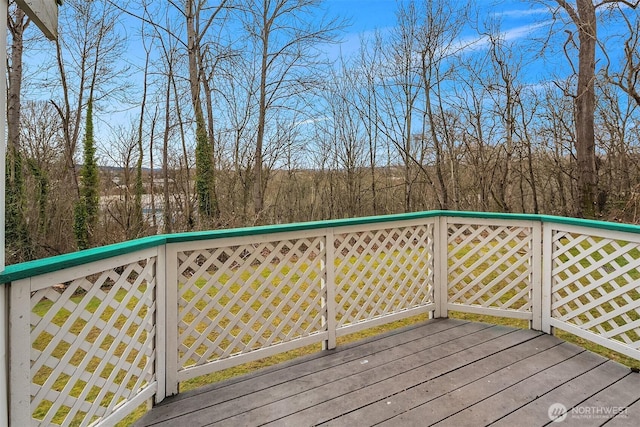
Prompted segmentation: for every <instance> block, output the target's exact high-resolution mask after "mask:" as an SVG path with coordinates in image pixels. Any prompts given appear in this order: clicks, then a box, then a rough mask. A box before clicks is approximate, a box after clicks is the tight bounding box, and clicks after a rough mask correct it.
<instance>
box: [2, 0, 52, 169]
mask: <svg viewBox="0 0 640 427" xmlns="http://www.w3.org/2000/svg"><path fill="white" fill-rule="evenodd" d="M16 3H17V4H18V6H20V9H22V10H23V11H24V12H25V13H26V14H27V16H29V18H31V20H32V21H33V22H34V23H35V24H36V25H37V26H38V28H40V31H42V33H43V34H44V35H45V36H46V37H47V38H48V39H49V40H55V39H56V38H58V4H57V3H56V2H55V1H54V0H16ZM5 15H6V13H5ZM3 75H4V74H3ZM3 99H6V98H3ZM2 176H4V175H2Z"/></svg>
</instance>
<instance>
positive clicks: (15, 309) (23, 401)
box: [9, 278, 32, 426]
mask: <svg viewBox="0 0 640 427" xmlns="http://www.w3.org/2000/svg"><path fill="white" fill-rule="evenodd" d="M9 298H10V300H9V307H10V308H11V309H10V310H9V328H10V329H9V339H10V343H11V344H10V347H9V407H10V408H11V411H10V413H9V417H10V419H9V425H10V426H28V425H31V423H32V422H31V358H30V357H29V355H30V354H31V317H30V313H31V279H30V278H28V279H22V280H18V281H16V282H12V283H11V288H10V290H9Z"/></svg>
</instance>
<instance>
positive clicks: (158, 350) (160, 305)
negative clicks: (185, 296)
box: [154, 245, 167, 404]
mask: <svg viewBox="0 0 640 427" xmlns="http://www.w3.org/2000/svg"><path fill="white" fill-rule="evenodd" d="M155 279H156V318H155V327H156V344H155V357H156V381H157V385H158V388H157V390H156V394H155V398H154V400H155V403H156V404H158V403H160V402H162V401H163V400H164V398H165V397H166V396H167V378H166V377H167V246H166V245H162V246H159V247H158V257H157V258H156V274H155Z"/></svg>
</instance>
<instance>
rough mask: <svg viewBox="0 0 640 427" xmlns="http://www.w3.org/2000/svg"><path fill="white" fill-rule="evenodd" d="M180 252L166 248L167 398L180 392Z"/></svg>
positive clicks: (169, 246)
mask: <svg viewBox="0 0 640 427" xmlns="http://www.w3.org/2000/svg"><path fill="white" fill-rule="evenodd" d="M178 250H179V249H178V245H177V244H168V245H166V246H165V260H166V264H165V297H166V298H165V308H164V311H165V321H166V323H165V325H166V327H165V344H166V345H165V362H166V363H165V369H166V371H165V396H173V395H176V394H178V391H179V390H178V383H179V380H178V369H179V367H178V317H179V313H178ZM180 250H182V249H180Z"/></svg>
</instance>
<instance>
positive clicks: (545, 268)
mask: <svg viewBox="0 0 640 427" xmlns="http://www.w3.org/2000/svg"><path fill="white" fill-rule="evenodd" d="M542 236H543V237H542V278H541V280H542V282H541V285H542V295H541V297H542V301H541V303H542V305H541V321H542V323H541V327H542V332H544V333H547V334H550V333H552V330H551V293H552V291H553V289H552V287H553V274H552V270H553V228H552V226H551V224H545V225H544V227H543V230H542Z"/></svg>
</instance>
